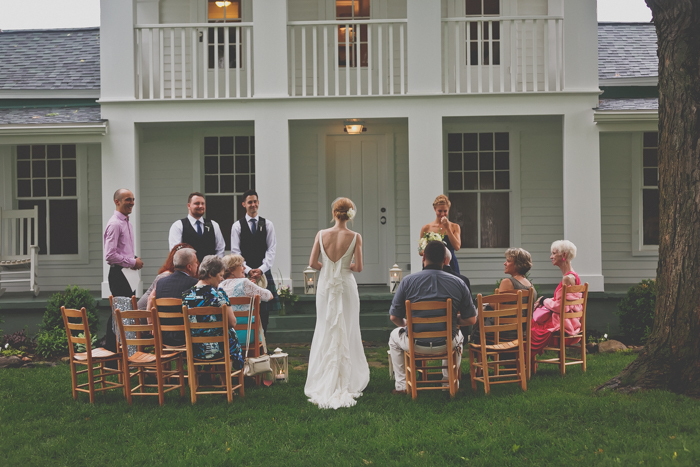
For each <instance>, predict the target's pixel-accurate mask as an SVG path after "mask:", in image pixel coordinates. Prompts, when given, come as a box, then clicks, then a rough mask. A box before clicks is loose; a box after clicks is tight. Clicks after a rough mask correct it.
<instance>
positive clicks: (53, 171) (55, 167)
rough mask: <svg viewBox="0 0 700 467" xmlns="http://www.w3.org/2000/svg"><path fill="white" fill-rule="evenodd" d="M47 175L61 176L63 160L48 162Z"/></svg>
mask: <svg viewBox="0 0 700 467" xmlns="http://www.w3.org/2000/svg"><path fill="white" fill-rule="evenodd" d="M46 167H47V171H46V173H47V175H48V176H49V177H60V176H61V161H48V162H47V163H46Z"/></svg>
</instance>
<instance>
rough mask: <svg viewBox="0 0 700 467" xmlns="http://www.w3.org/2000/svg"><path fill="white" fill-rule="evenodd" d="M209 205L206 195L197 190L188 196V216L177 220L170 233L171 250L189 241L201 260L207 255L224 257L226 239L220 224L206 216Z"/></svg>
mask: <svg viewBox="0 0 700 467" xmlns="http://www.w3.org/2000/svg"><path fill="white" fill-rule="evenodd" d="M206 208H207V205H206V201H205V199H204V195H203V194H202V193H199V192H197V191H195V192H193V193H190V196H189V197H188V198H187V211H188V214H187V217H185V218H183V219H180V220H178V221H175V222H174V223H173V225H171V226H170V233H169V234H168V244H169V248H168V249H169V250H172V249H173V248H174V247H175V245H177V244H178V243H187V244H189V245H192V247H193V248H194V249H195V251H196V252H197V260H199V261H200V262H201V261H202V259H203V258H204V257H205V256H207V255H216V256H218V257H219V258H223V257H224V250H225V249H226V241H225V240H224V236H223V235H222V234H221V228H220V227H219V224H218V223H216V222H215V221H213V220H209V219H206V218H204V212H205V211H206Z"/></svg>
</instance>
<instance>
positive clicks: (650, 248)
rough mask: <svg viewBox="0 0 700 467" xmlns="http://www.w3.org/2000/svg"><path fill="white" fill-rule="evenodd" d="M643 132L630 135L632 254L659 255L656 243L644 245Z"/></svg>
mask: <svg viewBox="0 0 700 467" xmlns="http://www.w3.org/2000/svg"><path fill="white" fill-rule="evenodd" d="M643 140H644V132H639V133H637V134H635V135H634V136H633V137H632V147H631V148H630V149H631V154H632V157H631V159H632V161H631V164H630V166H631V167H630V169H631V176H632V228H631V236H632V256H659V246H658V245H644V226H643V216H642V212H643V207H642V201H643V200H642V177H643V175H644V174H643V170H642V169H643V167H642V158H643V157H644V151H643V148H644V142H643Z"/></svg>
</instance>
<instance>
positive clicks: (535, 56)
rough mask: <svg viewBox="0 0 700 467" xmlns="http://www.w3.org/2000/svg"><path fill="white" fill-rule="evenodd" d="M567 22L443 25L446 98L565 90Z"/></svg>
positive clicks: (539, 19) (483, 20)
mask: <svg viewBox="0 0 700 467" xmlns="http://www.w3.org/2000/svg"><path fill="white" fill-rule="evenodd" d="M563 28H564V18H563V17H561V16H520V17H504V16H500V17H479V18H470V17H466V18H465V17H460V18H444V19H443V20H442V67H443V69H442V75H443V92H444V93H450V94H452V93H458V94H459V93H505V92H509V93H516V92H517V93H521V92H538V91H545V92H548V91H562V90H563V89H564V60H563V37H564V35H563Z"/></svg>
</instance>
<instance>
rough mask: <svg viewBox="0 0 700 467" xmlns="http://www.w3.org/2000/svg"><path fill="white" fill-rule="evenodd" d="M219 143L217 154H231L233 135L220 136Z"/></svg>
mask: <svg viewBox="0 0 700 467" xmlns="http://www.w3.org/2000/svg"><path fill="white" fill-rule="evenodd" d="M219 145H220V148H219V154H233V136H222V137H221V138H220V139H219Z"/></svg>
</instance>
